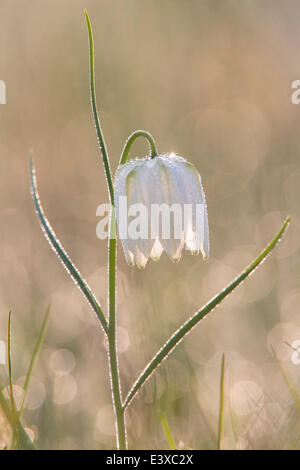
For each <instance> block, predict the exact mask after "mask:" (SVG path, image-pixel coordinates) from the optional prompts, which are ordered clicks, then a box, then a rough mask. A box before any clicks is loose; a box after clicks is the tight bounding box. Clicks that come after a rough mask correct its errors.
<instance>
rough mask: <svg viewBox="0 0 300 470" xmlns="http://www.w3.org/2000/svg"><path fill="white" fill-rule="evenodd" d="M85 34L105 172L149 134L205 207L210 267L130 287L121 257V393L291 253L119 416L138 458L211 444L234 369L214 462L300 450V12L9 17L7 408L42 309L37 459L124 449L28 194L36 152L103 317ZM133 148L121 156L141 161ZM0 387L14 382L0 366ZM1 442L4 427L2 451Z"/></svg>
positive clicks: (94, 331) (100, 4) (5, 32)
mask: <svg viewBox="0 0 300 470" xmlns="http://www.w3.org/2000/svg"><path fill="white" fill-rule="evenodd" d="M85 8H86V9H87V10H88V12H89V15H90V17H91V21H92V25H93V30H94V40H95V54H96V55H95V59H96V87H97V101H98V107H99V111H100V118H101V122H102V127H103V131H104V135H105V138H106V143H107V146H108V150H109V152H110V158H111V162H112V167H113V171H115V169H116V166H117V163H118V160H119V157H120V152H121V150H122V147H123V145H124V142H125V140H126V138H127V137H128V135H129V134H130V133H131V132H132V131H133V130H135V129H146V130H148V131H150V132H151V133H152V134H153V135H154V137H155V139H156V143H157V146H158V150H159V151H160V152H169V151H174V152H176V153H178V154H179V155H182V156H185V157H186V158H188V160H190V161H191V162H192V163H194V164H195V165H196V167H197V169H198V170H199V172H200V174H201V176H202V180H203V185H204V189H205V192H206V198H207V205H208V215H209V223H210V241H211V256H210V258H209V260H208V261H205V262H204V261H203V260H202V257H201V256H198V257H193V256H191V255H190V254H189V253H184V255H183V257H182V260H181V262H180V263H179V264H173V263H171V262H170V261H169V259H168V258H167V256H166V254H163V255H162V258H161V260H160V261H159V262H158V263H154V262H152V261H150V262H149V263H148V265H147V267H146V269H145V271H139V270H138V269H137V268H129V267H128V266H127V264H126V262H125V258H124V254H123V252H122V249H121V245H120V244H119V245H118V247H119V258H118V289H117V292H118V324H119V329H118V342H119V353H120V360H119V363H120V369H121V379H122V389H123V391H124V393H126V392H127V391H128V389H129V387H130V386H131V384H132V383H133V381H134V380H135V379H136V377H137V375H138V374H139V372H140V371H141V370H142V369H143V367H144V366H145V364H146V363H147V362H148V360H149V359H151V357H152V356H153V354H154V353H156V351H157V350H158V349H159V347H160V346H161V345H162V344H163V342H164V341H165V339H167V338H168V336H169V335H170V333H171V332H173V330H175V329H176V328H177V327H178V326H179V325H180V324H181V323H182V322H183V321H184V320H185V319H186V318H188V316H189V315H190V314H192V313H193V312H194V311H195V310H196V309H198V308H199V307H201V306H202V305H203V304H204V303H206V302H207V301H208V300H209V299H210V298H211V297H212V296H213V295H214V294H216V293H217V292H218V291H219V290H220V289H221V288H223V287H224V286H225V285H226V284H227V283H228V282H230V281H231V280H232V279H233V278H234V277H235V276H236V275H237V274H238V273H239V272H240V271H241V269H243V268H244V267H245V266H246V265H247V264H248V263H249V262H250V261H251V260H252V259H254V258H255V257H256V255H257V254H258V253H259V252H260V251H261V249H262V248H263V247H264V246H265V245H266V243H267V242H268V241H269V240H270V239H271V238H272V237H273V236H274V234H275V233H276V232H277V231H278V230H279V228H280V226H281V224H282V222H283V220H284V219H285V217H286V216H287V215H290V216H291V217H292V222H291V226H290V228H289V230H288V232H287V234H286V236H285V237H284V239H283V241H282V243H281V244H279V246H278V247H277V248H276V249H275V250H274V252H273V253H272V254H271V256H269V258H268V259H267V261H266V262H265V263H264V264H263V266H262V267H260V268H259V269H258V270H257V271H256V272H255V273H254V275H253V276H251V278H250V279H248V280H247V281H246V282H244V284H243V285H242V286H241V287H239V288H238V289H237V290H236V291H235V292H233V294H232V295H230V296H229V297H228V298H227V299H226V300H225V301H224V302H223V304H221V306H220V307H218V308H217V309H216V310H215V311H214V312H213V313H211V314H209V315H208V317H207V319H206V320H205V321H202V322H200V324H199V325H198V327H197V328H196V329H194V330H193V331H192V332H191V334H189V336H188V337H187V338H185V340H184V341H183V342H181V344H180V345H179V347H178V348H177V349H176V350H175V351H174V352H173V353H172V354H171V355H170V356H169V357H168V359H167V360H166V361H165V362H164V363H163V364H162V366H161V367H160V368H159V370H158V371H157V372H156V373H155V374H154V375H153V376H152V377H151V378H150V380H149V381H148V382H147V384H146V385H145V387H144V388H143V390H142V391H141V393H139V395H138V396H137V397H136V398H135V399H134V401H133V402H132V404H131V406H130V408H129V410H128V414H127V419H128V441H129V448H131V449H143V448H144V449H147V448H150V449H164V448H168V441H167V439H166V436H165V433H164V429H163V426H162V423H161V419H160V412H163V413H164V415H165V416H166V418H167V421H168V424H169V427H170V429H171V432H172V435H173V438H174V441H175V443H176V445H177V446H178V447H179V448H183V449H214V448H216V445H217V430H218V414H219V395H220V370H221V358H222V354H223V353H224V354H225V356H226V369H225V392H224V398H225V404H224V434H223V439H222V448H224V449H293V448H300V363H299V361H297V360H293V358H295V355H293V354H294V350H293V348H292V343H293V342H294V341H296V340H300V314H299V305H300V250H299V248H300V212H299V211H300V208H299V202H300V199H299V196H300V191H299V179H300V165H299V154H300V137H299V129H300V105H299V106H297V105H295V104H292V102H291V94H292V92H293V90H292V89H291V83H292V81H293V80H296V79H300V59H299V51H298V49H299V44H300V31H299V21H298V18H299V14H300V5H299V2H297V1H296V0H289V1H286V2H282V1H279V0H265V1H264V2H261V1H259V0H252V1H250V0H245V1H243V2H240V1H238V0H225V1H223V2H220V1H216V0H190V1H189V2H184V1H182V0H181V1H180V0H172V1H171V0H164V1H158V0H147V1H146V0H142V1H141V0H123V1H121V0H114V1H111V0H72V1H71V0H63V1H62V0H60V1H58V0H51V1H50V0H44V1H43V2H40V1H38V0H0V79H1V80H4V81H5V83H6V88H7V96H6V101H7V102H6V104H5V105H0V340H2V341H4V342H5V343H6V337H7V317H8V311H9V310H10V309H11V310H12V368H13V382H14V390H15V397H16V400H18V397H19V396H21V392H22V388H21V387H22V385H23V383H24V376H25V374H26V370H27V368H28V364H29V361H30V357H31V354H32V351H33V348H34V345H35V342H36V338H37V335H38V332H39V329H40V327H41V324H42V321H43V318H44V314H45V312H46V310H47V307H48V306H49V305H50V308H51V311H50V319H49V323H48V327H47V331H46V335H45V339H44V342H43V345H42V348H41V351H40V354H39V356H38V359H37V362H36V364H35V368H34V371H33V377H32V380H31V383H30V388H29V393H28V396H27V400H26V403H25V408H24V414H23V419H22V422H23V425H24V426H25V427H26V428H27V430H28V433H29V435H30V436H31V437H32V438H34V442H35V444H36V446H37V447H38V448H40V449H106V448H112V447H114V446H115V437H114V423H113V414H112V406H111V392H110V389H109V380H108V367H107V357H106V356H107V355H106V345H105V344H104V337H103V334H102V331H101V330H100V329H99V328H98V324H97V322H96V320H95V318H94V315H93V313H92V311H91V309H90V307H89V306H88V304H87V303H86V301H85V299H84V298H83V296H82V294H81V293H80V291H79V290H78V289H77V288H76V287H75V286H74V284H73V283H72V281H71V280H70V278H69V277H68V276H67V274H66V272H65V270H64V269H63V267H62V266H61V264H60V263H59V262H58V260H57V259H56V257H55V256H54V254H53V252H52V251H51V249H50V247H49V245H48V244H47V242H46V240H45V238H44V236H43V234H42V231H41V229H40V227H39V223H38V220H37V217H36V215H35V211H34V207H33V202H32V198H31V195H30V190H29V163H28V154H29V150H30V149H33V151H34V156H35V164H36V169H37V178H38V184H39V190H40V195H41V199H42V202H43V205H44V209H45V212H46V214H47V216H48V218H49V220H50V223H51V224H52V226H53V227H54V229H55V231H56V233H57V235H58V236H59V238H60V239H61V241H62V243H63V245H64V246H65V248H66V250H67V252H68V253H69V255H70V256H71V257H72V259H73V261H74V262H75V264H76V265H77V266H78V267H79V269H80V271H81V273H82V274H83V276H84V277H85V278H86V279H87V281H88V283H89V284H90V286H91V287H92V288H93V289H94V291H95V293H96V295H97V297H98V299H99V300H100V301H101V304H102V306H103V307H104V308H105V307H106V289H107V282H106V271H107V268H106V256H107V243H106V241H100V240H98V239H97V237H96V224H97V222H98V221H99V218H98V217H97V216H96V208H97V206H98V205H99V204H100V203H102V202H108V195H107V190H106V182H105V177H104V172H103V168H102V162H101V159H100V153H99V150H98V147H97V141H96V135H95V129H94V124H93V120H92V114H91V109H90V98H89V75H88V71H89V65H88V36H87V29H86V23H85V19H84V14H83V11H84V9H85ZM147 151H148V149H147V146H146V144H145V143H144V142H143V141H141V142H138V143H137V144H135V146H134V148H133V151H132V153H131V156H132V157H134V156H143V155H145V154H146V153H147ZM0 383H1V384H2V385H4V386H5V387H7V385H8V373H7V364H6V365H3V364H0ZM9 439H10V433H9V429H8V428H7V426H6V424H5V417H4V415H3V414H1V411H0V447H5V446H6V445H8V443H9Z"/></svg>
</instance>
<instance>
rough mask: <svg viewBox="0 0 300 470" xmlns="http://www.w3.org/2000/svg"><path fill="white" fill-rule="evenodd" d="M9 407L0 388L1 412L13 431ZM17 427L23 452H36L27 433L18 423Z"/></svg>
mask: <svg viewBox="0 0 300 470" xmlns="http://www.w3.org/2000/svg"><path fill="white" fill-rule="evenodd" d="M9 405H10V403H9V401H8V400H6V398H5V397H4V395H3V392H2V389H1V387H0V406H1V408H2V410H3V412H4V414H5V416H6V418H7V420H8V422H9V424H10V425H11V427H12V429H13V427H14V425H15V423H14V418H13V415H12V410H11V408H10V406H9ZM17 426H18V434H19V442H20V448H21V449H24V450H36V447H35V445H34V444H33V442H32V441H31V439H30V437H29V436H28V434H27V432H26V431H25V429H24V428H23V426H22V423H21V422H20V421H18V423H17Z"/></svg>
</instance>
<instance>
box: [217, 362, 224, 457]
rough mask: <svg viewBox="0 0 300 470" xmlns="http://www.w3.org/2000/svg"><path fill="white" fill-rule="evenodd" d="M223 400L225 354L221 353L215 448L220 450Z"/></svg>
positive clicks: (222, 426)
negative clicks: (216, 441) (216, 442)
mask: <svg viewBox="0 0 300 470" xmlns="http://www.w3.org/2000/svg"><path fill="white" fill-rule="evenodd" d="M224 402H225V354H223V355H222V363H221V377H220V408H219V425H218V444H217V449H218V450H221V443H222V436H223V428H224Z"/></svg>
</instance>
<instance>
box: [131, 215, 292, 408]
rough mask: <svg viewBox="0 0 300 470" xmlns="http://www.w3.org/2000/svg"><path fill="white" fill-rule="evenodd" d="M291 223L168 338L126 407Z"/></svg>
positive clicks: (135, 387) (260, 260)
mask: <svg viewBox="0 0 300 470" xmlns="http://www.w3.org/2000/svg"><path fill="white" fill-rule="evenodd" d="M289 223H290V217H288V218H287V219H286V220H285V222H284V224H283V225H282V227H281V229H280V230H279V232H278V233H277V235H276V236H275V237H274V238H273V240H272V241H271V242H270V243H269V244H268V245H267V247H266V248H265V249H264V250H263V251H262V252H261V253H260V254H259V256H258V257H257V258H256V259H255V260H254V261H253V262H252V263H251V264H250V265H249V266H248V267H247V268H246V269H245V270H244V271H242V273H241V274H240V275H239V276H238V277H237V278H236V279H234V280H233V281H232V282H231V284H229V285H228V286H227V287H225V289H224V290H222V291H221V292H220V293H219V294H217V295H216V296H215V297H214V298H213V299H212V300H210V301H209V302H208V303H207V304H206V305H205V306H204V307H203V308H202V309H201V310H199V311H198V312H196V313H195V314H194V315H193V316H192V317H190V318H189V319H188V320H187V321H186V322H185V323H184V324H183V325H182V326H181V327H180V328H179V329H178V330H177V331H175V333H174V334H173V335H172V336H171V337H170V338H169V339H168V340H167V342H166V343H165V344H164V345H163V346H162V348H161V349H160V350H159V351H158V352H157V354H156V355H155V356H154V357H153V358H152V359H151V361H150V362H149V363H148V365H147V366H146V367H145V369H144V370H143V372H142V373H141V374H140V376H139V377H138V378H137V380H136V381H135V383H134V384H133V386H132V388H131V389H130V391H129V393H128V395H127V397H126V399H125V402H124V405H123V406H124V408H126V407H127V406H128V405H129V403H130V402H131V400H132V399H133V397H134V396H135V395H136V393H137V392H138V391H139V390H140V388H141V387H142V385H143V384H144V383H145V382H146V380H147V379H148V378H149V377H150V375H151V374H152V372H154V370H155V369H156V368H157V367H158V366H159V365H160V364H161V362H162V361H163V360H164V359H165V358H166V357H167V356H168V354H169V353H170V352H171V351H172V350H173V349H174V348H175V347H176V346H177V345H178V343H180V341H181V340H182V339H183V338H184V336H185V335H186V334H187V333H189V332H190V331H191V329H192V328H194V326H196V325H197V324H198V323H199V321H200V320H202V318H204V317H205V316H206V315H207V314H208V313H209V312H211V311H212V310H213V309H214V308H215V307H216V306H217V305H219V304H220V303H221V302H222V300H224V299H225V297H227V295H229V294H230V293H231V292H232V291H233V290H234V289H235V288H236V287H237V286H238V285H239V284H241V282H243V281H244V280H245V279H246V278H247V277H248V276H249V275H250V274H252V273H253V271H254V270H255V269H256V268H257V267H258V266H259V265H260V264H261V263H262V262H263V261H264V260H265V258H266V257H267V256H268V255H269V253H270V252H271V251H272V249H273V248H274V247H275V246H276V244H277V243H278V241H279V240H280V238H281V237H282V235H283V233H284V232H285V230H286V228H287V226H288V225H289Z"/></svg>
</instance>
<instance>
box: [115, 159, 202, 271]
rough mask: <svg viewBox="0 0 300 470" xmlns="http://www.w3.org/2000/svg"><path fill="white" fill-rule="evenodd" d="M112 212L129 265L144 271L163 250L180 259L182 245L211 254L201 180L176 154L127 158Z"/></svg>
mask: <svg viewBox="0 0 300 470" xmlns="http://www.w3.org/2000/svg"><path fill="white" fill-rule="evenodd" d="M114 191H115V210H116V218H117V222H118V228H119V235H120V238H121V240H122V244H123V249H124V253H125V257H126V260H127V263H128V264H129V265H134V264H136V265H137V266H138V267H139V268H144V267H145V266H146V264H147V261H148V259H149V257H150V258H152V259H153V260H155V261H157V260H158V259H159V258H160V256H161V254H162V252H163V250H165V251H166V252H167V254H168V255H169V257H170V258H171V260H172V261H174V262H177V261H179V260H180V257H181V253H182V250H183V248H184V247H185V248H186V249H187V250H190V251H191V253H192V254H198V253H199V252H200V251H201V253H202V255H203V257H204V258H207V257H208V255H209V233H208V219H207V209H206V202H205V195H204V191H203V188H202V184H201V177H200V175H199V173H198V171H197V170H196V168H195V167H194V165H192V164H191V163H189V162H188V161H187V160H186V159H185V158H183V157H179V156H178V155H175V154H174V153H171V154H163V155H159V156H157V157H154V158H150V157H146V158H142V159H136V160H131V161H128V162H127V163H125V164H124V165H120V167H119V168H118V171H117V174H116V178H115V184H114Z"/></svg>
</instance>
